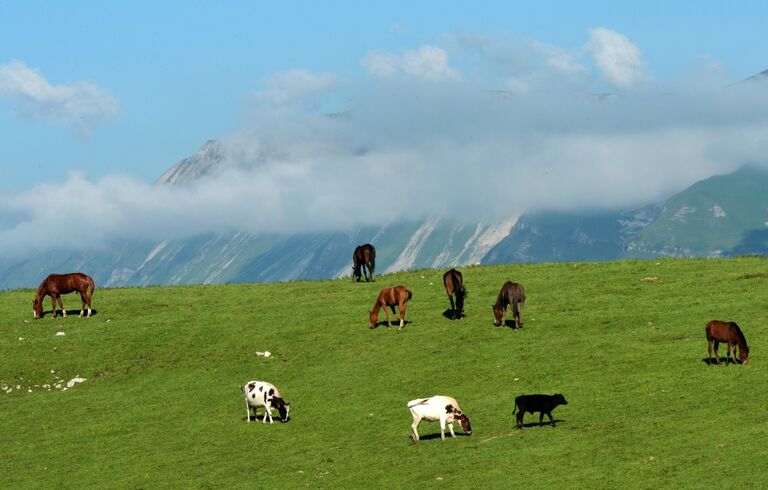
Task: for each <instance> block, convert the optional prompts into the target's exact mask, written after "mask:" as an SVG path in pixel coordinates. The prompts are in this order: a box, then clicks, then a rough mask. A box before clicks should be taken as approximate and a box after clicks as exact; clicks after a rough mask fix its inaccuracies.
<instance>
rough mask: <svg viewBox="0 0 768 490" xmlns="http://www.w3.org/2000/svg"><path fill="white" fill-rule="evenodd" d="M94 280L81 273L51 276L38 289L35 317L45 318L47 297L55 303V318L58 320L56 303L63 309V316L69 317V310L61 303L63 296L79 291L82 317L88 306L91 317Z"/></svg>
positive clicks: (34, 307) (33, 305)
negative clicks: (45, 300)
mask: <svg viewBox="0 0 768 490" xmlns="http://www.w3.org/2000/svg"><path fill="white" fill-rule="evenodd" d="M93 289H94V286H93V279H91V276H88V275H86V274H83V273H81V272H73V273H71V274H51V275H49V276H48V277H46V278H45V279H43V282H41V283H40V285H39V286H38V287H37V293H35V299H34V300H33V301H32V308H33V310H34V317H35V319H37V318H42V316H43V299H44V298H45V296H50V297H51V300H52V301H53V316H52V317H51V318H56V301H58V302H59V307H61V313H62V315H63V316H67V310H65V309H64V304H63V303H62V302H61V295H62V294H67V293H71V292H73V291H77V292H78V293H80V299H81V300H82V302H83V304H82V306H81V307H80V316H83V313H85V306H86V304H87V305H88V316H91V296H93Z"/></svg>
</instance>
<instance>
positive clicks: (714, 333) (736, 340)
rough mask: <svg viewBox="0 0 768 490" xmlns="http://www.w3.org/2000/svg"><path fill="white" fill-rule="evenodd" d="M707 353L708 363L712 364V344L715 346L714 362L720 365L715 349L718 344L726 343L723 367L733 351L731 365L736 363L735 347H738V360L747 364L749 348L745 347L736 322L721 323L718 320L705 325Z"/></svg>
mask: <svg viewBox="0 0 768 490" xmlns="http://www.w3.org/2000/svg"><path fill="white" fill-rule="evenodd" d="M705 330H706V332H707V343H708V344H709V345H708V346H707V352H708V353H709V362H710V364H711V363H712V344H713V343H714V344H715V360H716V361H717V364H720V356H719V355H717V348H718V347H719V346H720V342H725V343H726V353H727V357H726V358H725V365H726V366H727V365H728V362H729V361H730V360H731V350H733V363H734V364H735V363H736V346H738V347H739V360H740V361H741V363H742V364H749V346H747V339H745V338H744V334H743V333H741V329H740V328H739V326H738V325H736V322H721V321H719V320H712V321H711V322H709V323H707V327H706V329H705Z"/></svg>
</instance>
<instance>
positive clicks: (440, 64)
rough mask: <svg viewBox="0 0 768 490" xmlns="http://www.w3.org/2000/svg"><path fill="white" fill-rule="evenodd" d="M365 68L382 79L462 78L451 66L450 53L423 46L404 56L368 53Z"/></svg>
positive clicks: (364, 62) (441, 49) (364, 61)
mask: <svg viewBox="0 0 768 490" xmlns="http://www.w3.org/2000/svg"><path fill="white" fill-rule="evenodd" d="M363 66H364V67H365V69H366V70H367V71H368V73H369V74H371V75H373V76H374V77H380V78H388V77H394V76H399V75H406V76H408V77H414V78H417V79H422V80H430V81H440V80H457V79H459V78H461V76H460V74H459V72H458V71H456V70H455V69H453V68H451V67H450V66H449V63H448V53H446V52H445V50H444V49H443V48H441V47H438V46H429V45H425V46H421V47H420V48H419V49H417V50H408V51H406V52H405V53H404V54H403V55H402V56H397V55H394V54H392V53H388V52H384V51H378V52H372V53H368V54H367V55H366V56H365V58H364V59H363Z"/></svg>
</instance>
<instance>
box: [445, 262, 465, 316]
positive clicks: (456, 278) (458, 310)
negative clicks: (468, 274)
mask: <svg viewBox="0 0 768 490" xmlns="http://www.w3.org/2000/svg"><path fill="white" fill-rule="evenodd" d="M443 285H445V292H446V293H448V300H449V301H450V302H451V318H452V319H458V320H461V317H462V315H463V314H464V297H465V296H466V295H467V290H466V289H464V278H463V277H462V275H461V272H459V271H457V270H456V269H451V270H449V271H448V272H446V273H445V274H443ZM454 296H456V302H455V303H454V302H453V297H454Z"/></svg>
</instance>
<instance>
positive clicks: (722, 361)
mask: <svg viewBox="0 0 768 490" xmlns="http://www.w3.org/2000/svg"><path fill="white" fill-rule="evenodd" d="M701 362H703V363H704V364H706V365H707V366H718V365H719V364H718V363H717V361H716V360H715V359H714V358H710V357H705V358H704V359H702V360H701ZM720 364H723V365H725V366H727V365H729V364H736V365H738V364H741V360H740V359H730V360H729V359H726V358H724V357H721V358H720Z"/></svg>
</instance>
